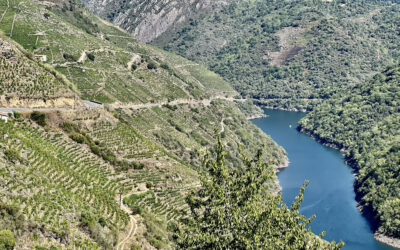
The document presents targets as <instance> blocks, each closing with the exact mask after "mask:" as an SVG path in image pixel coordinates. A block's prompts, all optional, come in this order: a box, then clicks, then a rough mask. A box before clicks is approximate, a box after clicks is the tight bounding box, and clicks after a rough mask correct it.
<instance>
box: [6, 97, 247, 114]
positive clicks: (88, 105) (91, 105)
mask: <svg viewBox="0 0 400 250" xmlns="http://www.w3.org/2000/svg"><path fill="white" fill-rule="evenodd" d="M216 100H224V101H229V102H243V101H245V100H246V99H237V98H234V97H226V96H213V97H210V98H209V99H204V100H196V99H176V100H174V101H170V102H167V101H160V102H155V103H140V104H134V103H113V104H108V105H107V104H106V105H103V104H100V103H95V102H91V101H88V100H83V101H82V105H80V106H76V107H65V108H64V107H60V108H30V107H0V112H3V113H13V112H18V113H29V112H33V111H38V112H55V111H59V112H77V111H84V110H96V109H105V108H106V107H109V108H112V109H131V110H141V109H151V108H161V107H165V106H180V105H193V106H196V105H204V106H210V105H211V102H212V101H216Z"/></svg>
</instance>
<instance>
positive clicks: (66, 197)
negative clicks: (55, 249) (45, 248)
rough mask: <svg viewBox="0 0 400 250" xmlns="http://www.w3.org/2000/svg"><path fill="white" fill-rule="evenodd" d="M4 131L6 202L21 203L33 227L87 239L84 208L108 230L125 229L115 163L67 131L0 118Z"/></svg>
mask: <svg viewBox="0 0 400 250" xmlns="http://www.w3.org/2000/svg"><path fill="white" fill-rule="evenodd" d="M0 133H1V137H2V138H4V140H2V141H1V147H2V148H4V149H5V150H4V151H3V152H2V157H1V158H0V160H1V164H0V167H1V179H2V182H3V184H4V185H1V189H2V192H1V193H0V195H1V196H2V197H1V201H2V204H13V205H16V206H18V207H19V208H20V209H21V212H22V213H23V214H24V216H25V217H26V219H27V220H29V221H32V222H33V223H34V225H35V226H37V227H40V228H42V227H43V228H44V230H45V232H48V233H49V234H55V235H56V237H57V238H59V239H60V241H61V242H63V241H66V242H68V241H71V242H68V243H69V244H70V245H71V244H72V245H73V244H74V243H75V241H76V242H80V241H83V240H85V239H86V238H87V236H85V234H84V232H83V231H84V229H83V228H80V226H79V224H80V219H81V218H80V216H79V215H82V214H84V213H91V214H93V215H95V216H97V217H99V218H102V220H104V223H105V225H104V228H102V229H101V230H104V231H105V235H107V234H111V232H112V231H116V230H121V229H122V228H124V226H125V225H126V223H127V221H128V217H127V215H126V214H125V213H124V212H123V211H122V210H120V209H119V206H118V204H117V203H116V202H115V200H114V199H115V196H116V195H117V193H118V192H120V190H121V188H122V185H121V184H120V183H119V182H118V181H117V179H116V178H115V173H114V170H113V168H112V167H111V166H109V165H108V164H106V163H105V162H103V161H101V160H99V159H98V158H97V157H96V156H94V155H93V154H90V153H89V152H88V151H87V150H85V149H84V148H82V147H81V146H80V145H78V144H76V143H72V142H71V141H70V140H69V139H67V138H65V135H63V134H59V133H48V132H46V131H45V130H43V129H41V128H38V127H36V126H33V125H32V124H29V123H27V122H22V123H8V124H4V123H0ZM73 226H76V227H73ZM72 228H74V229H79V230H76V231H75V230H71V229H72ZM107 231H109V232H108V233H107ZM32 233H33V232H32ZM26 234H29V232H26ZM72 236H73V237H74V239H71V238H70V237H72ZM108 237H109V238H108V239H107V238H105V239H104V240H105V241H107V245H113V244H114V242H113V241H116V239H115V238H113V237H111V235H108ZM41 240H43V239H38V240H37V242H34V243H33V244H40V241H41ZM48 243H50V242H48ZM51 243H53V242H51ZM20 247H22V246H20Z"/></svg>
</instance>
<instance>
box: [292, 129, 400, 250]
mask: <svg viewBox="0 0 400 250" xmlns="http://www.w3.org/2000/svg"><path fill="white" fill-rule="evenodd" d="M297 130H298V131H299V132H301V133H304V134H306V135H308V136H310V137H311V138H313V139H314V140H316V141H317V142H318V143H320V144H321V145H324V146H326V147H329V148H333V149H336V150H339V151H340V152H341V154H342V155H343V156H344V157H345V160H346V164H347V165H348V166H349V167H351V168H352V169H353V170H354V171H355V174H356V176H357V175H358V172H359V170H360V165H359V163H358V161H357V160H356V159H355V158H354V157H352V156H350V154H349V152H350V150H349V149H348V148H347V147H346V146H344V145H341V144H339V143H336V142H334V141H328V140H326V139H324V138H322V137H320V136H319V135H318V134H316V133H314V132H313V131H311V130H309V129H306V128H304V127H302V126H301V125H298V127H297ZM357 185H358V183H357V181H355V185H354V191H355V193H356V201H357V203H358V206H359V208H360V212H361V213H362V214H363V215H364V216H365V218H366V219H367V220H368V221H369V223H370V225H372V226H373V227H375V225H376V228H375V231H376V232H375V235H374V237H375V239H376V240H377V241H379V242H380V243H382V244H385V245H388V246H390V247H393V248H396V249H400V239H397V238H393V237H389V236H386V235H383V234H379V233H378V230H379V227H380V226H381V225H380V223H379V220H378V219H377V218H376V216H377V213H376V211H374V210H373V208H372V207H371V206H365V205H363V204H361V202H360V201H361V197H362V193H360V192H359V190H358V188H357Z"/></svg>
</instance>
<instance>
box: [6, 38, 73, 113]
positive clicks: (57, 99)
mask: <svg viewBox="0 0 400 250" xmlns="http://www.w3.org/2000/svg"><path fill="white" fill-rule="evenodd" d="M0 83H1V84H0V95H1V99H0V105H1V106H8V107H13V106H19V105H30V106H33V107H57V106H73V105H75V104H76V100H74V91H73V88H74V86H73V85H72V84H71V83H69V82H68V81H67V80H66V79H65V78H63V77H62V76H61V75H60V74H58V73H57V72H56V71H55V70H54V69H53V68H51V67H50V66H45V65H43V64H40V63H39V62H36V61H35V58H34V57H33V55H32V54H27V55H25V54H23V53H22V52H21V48H18V47H17V45H15V44H14V43H13V42H11V41H9V40H8V39H5V38H4V37H3V36H2V35H1V34H0Z"/></svg>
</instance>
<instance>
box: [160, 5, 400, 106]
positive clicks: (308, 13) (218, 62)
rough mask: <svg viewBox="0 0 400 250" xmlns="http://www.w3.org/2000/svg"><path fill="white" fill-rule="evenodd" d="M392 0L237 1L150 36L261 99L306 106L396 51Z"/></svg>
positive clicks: (363, 76)
mask: <svg viewBox="0 0 400 250" xmlns="http://www.w3.org/2000/svg"><path fill="white" fill-rule="evenodd" d="M399 12H400V5H399V4H398V3H394V2H393V1H315V0H306V1H261V0H257V1H240V2H238V3H233V4H231V5H229V6H228V7H226V8H223V9H222V10H220V11H217V12H213V13H211V14H209V15H207V16H205V17H204V18H201V19H199V20H197V21H193V22H191V23H190V24H188V25H187V26H185V27H184V28H182V30H181V31H180V32H178V33H177V34H175V35H174V36H172V39H159V40H155V41H154V42H153V43H154V44H157V45H159V46H161V47H163V48H165V49H167V50H169V51H174V52H177V53H179V54H180V55H183V56H184V57H186V58H189V59H191V60H194V61H196V62H199V63H203V64H205V65H208V67H209V68H210V69H211V70H213V71H215V72H217V73H219V74H220V75H222V76H223V77H224V78H225V79H226V80H228V81H229V82H231V83H232V84H233V86H234V87H235V89H236V90H238V91H239V92H240V93H242V94H243V95H245V96H249V97H253V98H255V99H258V100H259V102H260V103H263V104H266V105H267V106H272V107H277V108H285V109H293V108H298V109H312V108H313V107H315V105H316V104H318V103H321V101H323V100H326V99H329V98H330V97H332V96H333V95H334V94H335V93H338V92H341V91H343V90H344V89H346V88H347V87H348V86H353V85H357V84H363V83H365V82H366V80H368V79H369V78H370V77H371V76H373V75H374V74H376V73H378V72H380V71H382V70H383V69H384V68H385V67H386V66H388V65H391V64H393V63H395V62H396V61H397V60H398V58H400V54H399V51H400V33H399V30H398V27H400V19H399V15H398V13H399Z"/></svg>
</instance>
